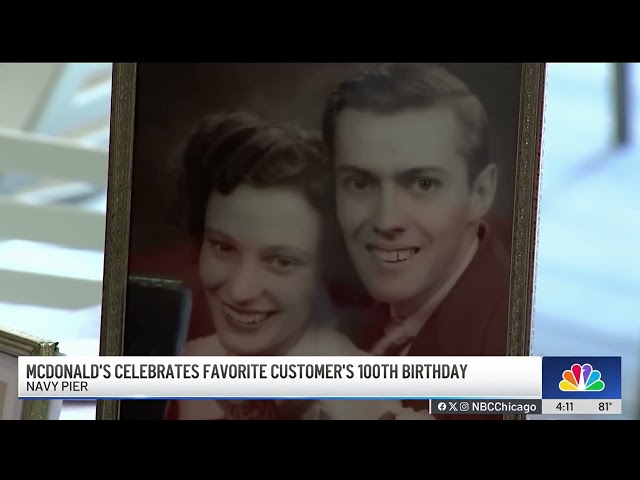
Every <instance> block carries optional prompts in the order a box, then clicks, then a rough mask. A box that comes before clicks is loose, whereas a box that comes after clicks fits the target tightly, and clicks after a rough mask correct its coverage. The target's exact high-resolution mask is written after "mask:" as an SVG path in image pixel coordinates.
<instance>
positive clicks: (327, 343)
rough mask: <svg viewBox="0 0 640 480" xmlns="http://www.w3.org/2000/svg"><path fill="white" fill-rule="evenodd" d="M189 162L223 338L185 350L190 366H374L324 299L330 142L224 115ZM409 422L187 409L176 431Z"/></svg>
mask: <svg viewBox="0 0 640 480" xmlns="http://www.w3.org/2000/svg"><path fill="white" fill-rule="evenodd" d="M183 159H184V172H185V175H184V178H185V180H186V181H185V187H186V191H187V194H188V196H189V197H188V198H189V209H188V215H189V224H190V230H191V234H192V235H194V236H195V237H196V238H199V239H200V245H201V247H200V260H199V276H200V281H201V287H202V289H203V291H204V294H205V298H206V301H207V306H208V310H209V314H210V317H211V320H212V321H213V324H214V326H215V331H216V334H214V335H210V336H206V337H201V338H197V339H195V340H192V341H190V342H188V344H187V346H186V349H185V354H186V355H192V356H221V355H294V356H303V355H307V356H309V355H313V356H324V355H334V356H335V355H344V356H351V355H365V353H364V352H362V351H360V350H358V349H357V348H356V347H355V346H354V345H353V344H352V343H351V342H350V341H349V340H348V339H347V338H346V337H345V336H343V335H341V334H340V333H338V332H337V331H336V330H335V329H334V328H333V325H334V324H335V323H336V322H335V320H336V318H335V316H334V314H333V313H332V310H331V306H330V303H329V300H328V295H326V293H325V287H324V277H325V272H324V271H323V265H326V264H327V263H329V262H327V258H332V257H331V256H330V255H335V254H336V252H335V251H332V249H331V248H330V247H329V245H331V241H330V240H331V238H333V237H334V236H335V235H337V232H336V231H335V227H334V226H333V225H334V222H335V220H333V219H334V214H333V212H334V211H333V205H334V204H333V202H332V198H331V191H330V190H326V189H325V188H324V184H325V180H326V173H327V171H326V168H327V164H326V158H325V156H324V151H323V147H322V142H321V140H320V139H319V138H317V137H315V136H313V135H312V134H310V133H308V132H306V131H303V130H301V129H297V128H294V127H291V126H275V125H271V124H270V123H268V122H266V121H264V120H262V119H260V118H257V117H255V116H253V115H249V114H246V113H240V112H237V113H232V114H216V115H211V116H208V117H206V118H205V119H204V120H203V121H202V122H201V123H200V124H199V126H198V127H197V128H196V130H195V131H194V133H193V134H192V135H191V136H190V138H189V141H188V143H187V147H186V149H185V153H184V157H183ZM332 260H335V259H332ZM400 410H401V407H400V404H399V402H394V401H379V400H378V401H336V400H332V401H325V402H310V401H292V400H283V401H259V400H251V401H211V400H186V401H180V402H178V418H179V419H378V418H381V417H383V416H384V417H385V418H386V417H388V415H385V414H386V413H387V412H389V411H392V412H396V413H399V412H400Z"/></svg>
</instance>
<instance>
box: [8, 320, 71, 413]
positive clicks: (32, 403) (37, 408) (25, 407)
mask: <svg viewBox="0 0 640 480" xmlns="http://www.w3.org/2000/svg"><path fill="white" fill-rule="evenodd" d="M57 354H58V344H57V343H55V342H51V341H48V340H44V339H41V338H37V337H34V336H32V335H28V334H26V333H23V332H17V331H15V330H8V329H6V328H4V327H0V420H57V419H58V418H59V416H60V411H61V408H62V402H61V401H49V400H20V399H19V398H18V357H20V356H30V355H36V356H49V355H57Z"/></svg>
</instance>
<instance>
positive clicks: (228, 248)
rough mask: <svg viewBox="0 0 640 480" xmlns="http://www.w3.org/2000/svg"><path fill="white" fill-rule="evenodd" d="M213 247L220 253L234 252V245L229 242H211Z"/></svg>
mask: <svg viewBox="0 0 640 480" xmlns="http://www.w3.org/2000/svg"><path fill="white" fill-rule="evenodd" d="M209 244H210V245H211V247H212V248H213V249H214V250H215V251H217V252H219V253H231V252H233V245H231V244H230V243H227V242H221V241H219V240H210V241H209Z"/></svg>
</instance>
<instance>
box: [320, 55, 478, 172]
mask: <svg viewBox="0 0 640 480" xmlns="http://www.w3.org/2000/svg"><path fill="white" fill-rule="evenodd" d="M440 107H446V108H451V109H452V111H453V112H454V114H455V116H456V119H457V120H458V123H459V125H460V127H461V133H462V135H461V140H460V143H459V145H458V148H460V149H461V151H460V153H461V154H462V156H463V157H464V158H465V159H466V160H467V165H468V170H469V180H470V182H472V181H473V180H475V178H476V177H477V175H478V174H479V173H480V172H481V171H482V170H483V169H484V168H485V167H486V166H487V165H488V164H489V163H490V162H489V146H488V143H489V140H488V137H489V135H488V120H487V114H486V111H485V109H484V106H483V105H482V102H481V101H480V99H479V98H478V97H477V96H476V95H474V94H473V93H472V92H471V91H470V90H469V88H468V87H467V85H465V83H464V82H463V81H462V80H460V79H459V78H457V77H456V76H455V75H453V74H451V73H450V72H449V71H448V70H447V69H445V68H444V67H442V66H439V65H434V64H415V63H391V64H383V65H380V66H377V67H375V68H373V69H371V70H368V71H365V72H361V73H359V74H357V75H356V76H354V77H352V78H350V79H347V80H345V81H344V82H342V83H341V84H340V85H339V86H338V87H337V88H336V89H335V90H334V91H333V92H332V94H331V96H330V97H329V99H328V100H327V103H326V105H325V111H324V116H323V121H322V133H323V137H324V141H325V145H326V147H327V151H328V154H329V157H330V159H331V160H332V161H333V159H334V148H335V136H336V133H335V132H336V123H337V119H338V116H339V115H340V113H341V112H342V111H343V110H345V109H348V108H350V109H354V110H360V111H369V112H374V113H378V114H383V115H384V114H394V113H398V112H402V111H406V110H412V109H427V108H440Z"/></svg>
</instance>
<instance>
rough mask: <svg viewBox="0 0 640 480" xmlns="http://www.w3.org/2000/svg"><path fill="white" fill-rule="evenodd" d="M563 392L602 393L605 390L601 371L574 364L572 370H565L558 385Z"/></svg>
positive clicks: (586, 364)
mask: <svg viewBox="0 0 640 480" xmlns="http://www.w3.org/2000/svg"><path fill="white" fill-rule="evenodd" d="M558 386H559V387H560V390H561V391H563V392H601V391H603V390H604V382H603V381H602V378H601V375H600V371H599V370H594V369H593V367H592V366H591V365H589V364H588V363H585V364H584V365H580V364H577V363H576V364H574V365H572V366H571V370H565V371H564V372H563V374H562V381H561V382H560V384H559V385H558Z"/></svg>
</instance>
